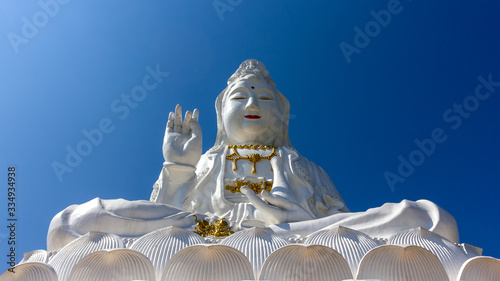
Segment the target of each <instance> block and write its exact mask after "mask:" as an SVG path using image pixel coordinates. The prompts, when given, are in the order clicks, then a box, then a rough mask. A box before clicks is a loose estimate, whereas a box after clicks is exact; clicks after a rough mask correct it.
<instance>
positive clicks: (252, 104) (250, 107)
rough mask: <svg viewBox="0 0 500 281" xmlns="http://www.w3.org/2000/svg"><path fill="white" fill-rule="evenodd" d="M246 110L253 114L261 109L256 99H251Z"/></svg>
mask: <svg viewBox="0 0 500 281" xmlns="http://www.w3.org/2000/svg"><path fill="white" fill-rule="evenodd" d="M245 108H246V110H248V111H252V112H255V111H259V107H258V106H257V104H256V103H255V99H254V98H253V97H250V98H249V99H248V102H247V105H246V107H245Z"/></svg>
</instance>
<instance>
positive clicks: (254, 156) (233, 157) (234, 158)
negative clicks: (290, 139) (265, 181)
mask: <svg viewBox="0 0 500 281" xmlns="http://www.w3.org/2000/svg"><path fill="white" fill-rule="evenodd" d="M228 147H229V148H230V149H232V150H233V153H231V154H228V155H226V159H227V160H232V161H233V171H237V170H238V166H237V162H238V160H242V159H243V160H248V161H249V162H250V163H252V174H256V173H257V170H256V169H255V164H256V163H257V162H259V161H260V160H262V159H265V160H269V161H271V159H272V158H273V157H274V156H278V154H277V153H276V148H277V147H276V146H270V145H260V144H240V145H230V146H228ZM238 148H240V149H271V148H272V149H273V151H272V152H271V154H269V155H268V156H262V155H260V154H258V153H251V154H248V155H247V156H245V157H242V156H241V155H240V154H239V153H238V151H237V149H238ZM271 171H272V168H271Z"/></svg>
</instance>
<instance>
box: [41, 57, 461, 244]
mask: <svg viewBox="0 0 500 281" xmlns="http://www.w3.org/2000/svg"><path fill="white" fill-rule="evenodd" d="M289 110H290V105H289V102H288V100H287V99H286V98H285V97H284V96H283V95H282V94H281V93H280V92H279V91H278V90H277V89H276V87H275V84H274V82H273V81H272V79H271V78H270V77H269V72H268V71H267V70H266V68H265V66H264V65H263V64H262V63H261V62H259V61H257V60H247V61H245V62H243V63H242V64H241V65H240V67H239V68H238V70H237V71H236V73H235V74H233V75H232V76H231V77H230V78H229V80H228V86H227V87H226V89H224V91H222V93H221V94H220V95H219V96H218V97H217V100H216V112H217V139H216V142H215V145H214V146H213V147H212V148H211V149H210V150H209V151H207V152H206V153H205V154H203V155H202V133H201V128H200V125H199V123H198V117H199V113H198V111H197V110H196V109H195V110H194V111H193V112H190V111H187V112H186V114H185V117H184V121H182V109H181V106H180V105H178V106H177V107H176V109H175V112H171V113H170V115H169V119H168V123H167V128H166V132H165V138H164V143H163V155H164V157H165V163H164V164H163V169H162V171H161V173H160V176H159V179H158V181H157V182H156V183H155V184H154V189H153V193H152V194H151V200H150V202H148V201H126V200H123V199H117V200H101V199H99V198H96V199H94V200H92V201H89V202H87V203H85V204H82V205H73V206H70V207H68V208H67V209H65V210H63V211H62V212H61V213H59V214H58V215H56V217H54V219H53V220H52V222H51V225H50V228H49V234H48V237H47V243H48V249H49V250H54V249H58V248H60V247H62V246H64V245H66V244H67V243H69V242H71V241H72V240H73V239H75V238H77V237H79V236H81V235H84V234H86V233H87V232H89V231H102V232H109V233H114V234H117V235H120V236H123V237H136V236H140V235H143V234H146V233H148V232H150V231H153V230H155V229H159V228H162V227H166V226H169V225H172V226H177V227H182V228H186V229H192V228H193V227H194V225H195V220H194V217H193V216H192V215H193V214H197V215H198V216H200V215H201V216H205V217H207V218H209V219H210V218H213V219H218V218H222V217H224V218H225V219H227V220H228V221H229V222H230V223H231V225H232V226H233V227H234V229H235V230H238V229H241V228H243V227H246V226H260V227H270V228H271V229H273V230H274V231H275V232H277V233H282V234H283V235H293V234H298V235H308V234H309V233H311V232H313V231H315V230H319V229H321V228H325V227H333V226H338V225H342V226H346V227H349V228H353V229H356V230H360V231H363V232H365V233H367V234H368V235H370V236H372V237H380V238H386V237H389V236H390V235H392V234H395V233H398V232H400V231H404V230H406V229H410V228H414V227H418V226H421V227H424V228H427V229H429V230H431V231H434V232H436V233H438V234H440V235H442V236H444V237H446V238H448V239H450V240H452V241H454V242H458V232H457V228H456V223H455V220H454V218H453V217H452V216H451V215H450V214H448V213H447V212H446V211H444V210H442V209H441V208H439V207H438V206H437V205H435V204H433V203H432V202H429V201H426V200H420V201H417V202H411V201H406V200H404V201H403V202H401V203H398V204H396V203H388V204H385V205H383V206H382V207H379V208H373V209H369V210H368V211H366V212H360V213H350V212H349V210H348V209H347V207H346V206H345V203H344V201H343V199H342V197H341V196H340V194H339V193H338V191H337V189H336V188H335V187H334V185H333V184H332V182H331V180H330V178H329V177H328V175H327V173H326V172H325V171H324V170H323V169H322V168H320V167H319V166H317V165H316V164H314V163H313V162H311V161H309V160H307V159H306V158H304V157H303V156H301V155H300V153H299V152H297V151H296V150H295V149H294V148H293V147H292V145H291V143H290V140H289V137H288V118H289ZM318 142H321V140H318Z"/></svg>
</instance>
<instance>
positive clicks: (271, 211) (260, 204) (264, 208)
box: [240, 186, 281, 223]
mask: <svg viewBox="0 0 500 281" xmlns="http://www.w3.org/2000/svg"><path fill="white" fill-rule="evenodd" d="M240 191H241V193H243V194H245V196H246V197H247V198H248V200H249V201H250V203H252V205H253V206H254V207H255V208H257V210H259V211H261V212H262V213H263V214H264V215H266V216H269V221H270V222H272V223H278V222H279V221H281V219H280V218H281V215H280V212H281V210H279V209H278V208H276V207H273V206H271V205H269V204H267V203H266V202H265V201H264V200H262V199H261V198H259V197H258V196H257V194H255V192H254V191H253V190H252V189H250V187H248V186H242V187H241V188H240Z"/></svg>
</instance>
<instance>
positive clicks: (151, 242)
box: [130, 226, 205, 280]
mask: <svg viewBox="0 0 500 281" xmlns="http://www.w3.org/2000/svg"><path fill="white" fill-rule="evenodd" d="M204 243H205V240H204V239H203V238H201V236H199V235H198V234H195V233H193V232H191V231H188V230H184V229H181V228H178V227H173V226H169V227H166V228H162V229H159V230H156V231H153V232H151V233H149V234H146V235H144V236H142V237H141V238H139V239H137V240H136V241H135V242H134V244H133V245H132V246H131V247H130V248H131V249H132V250H135V251H137V252H139V253H142V254H144V255H145V256H146V257H148V259H149V260H150V261H151V263H152V264H153V267H154V268H155V271H156V278H158V280H159V279H160V277H161V274H162V272H163V270H164V268H165V265H166V264H167V262H168V260H170V258H171V257H172V256H173V255H174V254H175V253H177V252H178V251H179V250H182V249H184V248H186V247H188V246H191V245H197V244H204Z"/></svg>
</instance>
